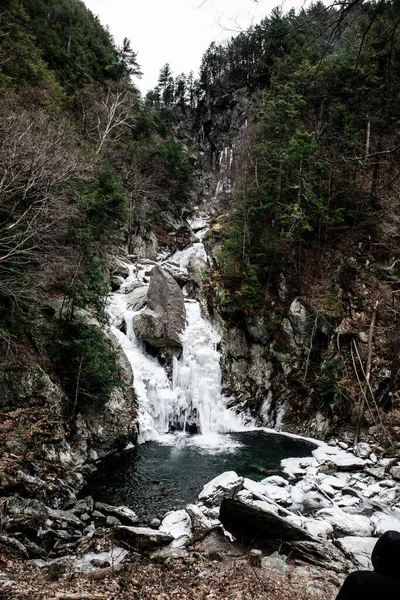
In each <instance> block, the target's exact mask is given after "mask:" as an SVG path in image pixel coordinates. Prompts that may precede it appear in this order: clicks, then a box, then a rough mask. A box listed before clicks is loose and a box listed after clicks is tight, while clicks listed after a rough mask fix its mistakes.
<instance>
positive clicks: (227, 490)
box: [199, 471, 243, 506]
mask: <svg viewBox="0 0 400 600" xmlns="http://www.w3.org/2000/svg"><path fill="white" fill-rule="evenodd" d="M242 487H243V477H239V476H238V475H237V473H235V471H226V472H225V473H222V474H221V475H218V476H217V477H214V479H212V480H211V481H210V482H209V483H207V484H206V485H205V486H204V487H203V489H202V491H201V492H200V494H199V500H200V501H201V502H204V504H207V505H208V506H216V505H219V504H221V502H222V499H223V498H233V497H234V496H235V495H236V493H237V492H238V491H239V490H241V489H242Z"/></svg>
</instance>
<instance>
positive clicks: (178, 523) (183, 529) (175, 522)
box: [159, 509, 192, 547]
mask: <svg viewBox="0 0 400 600" xmlns="http://www.w3.org/2000/svg"><path fill="white" fill-rule="evenodd" d="M159 530H160V531H162V532H163V533H166V534H168V535H170V536H171V537H173V538H174V541H173V542H172V544H171V546H173V547H181V546H184V545H185V543H186V542H187V541H188V539H189V537H190V535H191V533H192V521H191V519H190V516H189V514H188V512H187V511H186V510H184V509H182V510H174V511H171V512H169V513H167V514H166V515H165V517H164V519H163V520H162V523H161V525H160V528H159Z"/></svg>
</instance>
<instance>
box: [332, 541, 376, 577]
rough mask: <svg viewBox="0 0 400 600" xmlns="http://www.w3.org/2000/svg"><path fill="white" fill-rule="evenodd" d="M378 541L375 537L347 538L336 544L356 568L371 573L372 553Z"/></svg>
mask: <svg viewBox="0 0 400 600" xmlns="http://www.w3.org/2000/svg"><path fill="white" fill-rule="evenodd" d="M376 541H377V540H376V538H373V537H358V536H346V537H342V538H339V539H338V540H336V544H337V545H338V546H339V548H340V549H341V550H342V552H343V554H345V556H347V557H348V558H349V559H350V560H351V561H352V562H353V563H354V564H355V566H356V567H358V568H361V569H365V570H368V571H370V570H371V569H372V564H371V553H372V550H373V548H374V546H375V544H376Z"/></svg>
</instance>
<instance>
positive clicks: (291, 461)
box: [281, 458, 305, 479]
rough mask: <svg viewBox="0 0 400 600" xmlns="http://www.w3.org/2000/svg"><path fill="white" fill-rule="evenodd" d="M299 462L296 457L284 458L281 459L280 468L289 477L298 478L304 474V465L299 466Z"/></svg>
mask: <svg viewBox="0 0 400 600" xmlns="http://www.w3.org/2000/svg"><path fill="white" fill-rule="evenodd" d="M299 463H300V459H298V458H285V459H283V460H282V461H281V467H282V470H283V472H284V473H285V475H287V476H288V477H289V479H298V478H299V477H301V476H303V475H304V473H305V467H300V464H299Z"/></svg>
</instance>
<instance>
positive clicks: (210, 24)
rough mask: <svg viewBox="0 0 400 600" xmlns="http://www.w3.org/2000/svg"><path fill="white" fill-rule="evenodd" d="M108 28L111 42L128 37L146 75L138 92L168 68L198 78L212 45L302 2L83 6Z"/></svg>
mask: <svg viewBox="0 0 400 600" xmlns="http://www.w3.org/2000/svg"><path fill="white" fill-rule="evenodd" d="M84 2H85V4H86V6H87V7H88V8H89V9H90V10H91V11H92V12H93V13H94V14H95V15H97V16H98V17H99V19H100V21H101V23H102V24H103V25H108V27H109V29H110V32H111V34H112V35H113V36H114V39H115V42H116V43H117V44H120V43H121V42H122V40H123V39H124V38H125V37H127V38H129V39H130V40H131V45H132V48H133V50H135V52H137V53H138V62H139V64H140V65H141V67H142V71H143V73H144V75H143V77H142V80H141V81H137V82H136V83H137V85H138V87H139V88H140V89H141V90H142V92H144V93H145V92H146V91H148V90H149V89H152V88H153V87H154V86H155V85H156V83H157V78H158V73H159V70H160V68H161V67H162V66H163V65H164V64H165V63H169V64H170V65H171V69H172V71H173V73H174V75H178V74H179V73H182V72H184V73H186V74H187V73H189V72H190V71H191V70H193V71H194V72H195V73H196V72H197V70H198V68H199V66H200V61H201V57H202V55H203V53H204V52H205V50H206V49H207V48H208V46H209V44H210V43H211V42H212V41H213V40H215V41H218V42H221V41H223V40H226V39H229V38H230V37H231V36H232V35H234V33H235V31H236V32H238V31H240V28H246V27H248V26H249V25H251V24H252V23H257V22H259V21H260V20H261V18H263V17H264V16H266V15H267V14H269V12H270V11H271V9H272V8H274V7H275V6H277V5H278V4H280V5H281V6H283V10H284V12H286V11H288V10H289V9H290V8H292V6H295V7H296V6H300V4H301V0H283V5H282V4H281V3H282V0H258V1H255V0H84Z"/></svg>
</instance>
